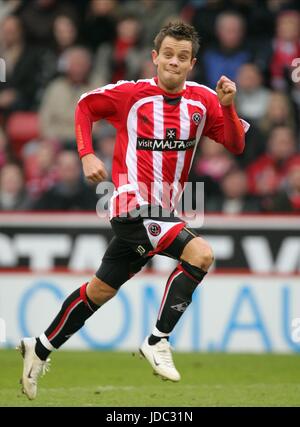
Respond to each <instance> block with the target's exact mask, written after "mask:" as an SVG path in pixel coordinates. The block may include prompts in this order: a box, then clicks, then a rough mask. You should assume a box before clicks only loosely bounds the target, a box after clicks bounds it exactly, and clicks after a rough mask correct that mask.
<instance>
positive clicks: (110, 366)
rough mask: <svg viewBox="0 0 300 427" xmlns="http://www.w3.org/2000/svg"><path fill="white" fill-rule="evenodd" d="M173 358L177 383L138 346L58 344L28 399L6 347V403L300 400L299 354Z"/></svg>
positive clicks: (2, 375) (0, 356) (1, 361)
mask: <svg viewBox="0 0 300 427" xmlns="http://www.w3.org/2000/svg"><path fill="white" fill-rule="evenodd" d="M174 360H175V363H176V366H177V368H178V370H179V371H180V372H181V375H182V380H181V381H180V382H179V383H170V382H169V381H162V380H161V379H159V378H157V377H155V376H154V375H152V369H151V367H150V365H149V364H148V362H146V360H145V359H140V357H139V355H138V354H136V355H135V356H133V354H132V353H121V352H100V351H99V352H96V351H95V352H69V351H60V352H57V353H55V354H53V355H52V366H51V370H50V372H49V373H47V375H46V376H45V377H43V378H41V380H40V382H39V393H38V397H37V399H36V400H34V401H29V400H27V398H26V397H25V396H24V395H22V394H21V392H20V386H19V384H18V382H19V379H20V374H21V370H22V363H21V362H22V358H21V356H20V355H19V354H18V352H17V351H14V350H0V366H1V370H0V406H33V407H34V406H104V407H112V406H113V407H122V406H124V407H126V406H137V407H138V406H158V407H163V406H172V407H180V406H187V407H192V406H198V407H201V406H300V357H299V355H273V354H262V355H254V354H251V355H249V354H242V355H241V354H218V353H175V354H174Z"/></svg>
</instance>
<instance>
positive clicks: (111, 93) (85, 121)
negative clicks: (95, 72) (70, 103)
mask: <svg viewBox="0 0 300 427" xmlns="http://www.w3.org/2000/svg"><path fill="white" fill-rule="evenodd" d="M132 85H133V84H132V83H131V82H124V83H121V82H120V83H118V84H116V85H113V84H111V85H107V86H104V87H102V88H100V89H96V90H93V91H91V92H88V93H85V94H83V95H82V96H81V98H80V100H79V102H78V104H77V107H76V111H75V134H76V143H77V149H78V153H79V156H80V158H82V157H83V156H85V155H87V154H91V153H94V150H93V144H92V125H93V122H95V121H98V120H100V119H104V120H107V121H108V122H109V123H111V124H112V125H113V126H114V127H115V128H118V127H119V126H120V124H121V123H122V120H123V116H124V112H125V110H126V108H125V105H126V102H127V100H128V94H129V93H130V91H131V89H132Z"/></svg>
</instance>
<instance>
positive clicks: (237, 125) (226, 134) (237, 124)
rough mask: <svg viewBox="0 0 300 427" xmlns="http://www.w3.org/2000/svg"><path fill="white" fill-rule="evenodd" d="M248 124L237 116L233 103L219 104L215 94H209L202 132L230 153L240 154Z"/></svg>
mask: <svg viewBox="0 0 300 427" xmlns="http://www.w3.org/2000/svg"><path fill="white" fill-rule="evenodd" d="M249 127H250V125H249V123H247V122H246V121H245V120H242V119H240V118H239V117H238V115H237V113H236V110H235V107H234V105H233V104H232V105H230V106H222V105H220V103H219V101H218V98H217V95H214V93H211V94H209V97H208V103H207V120H206V124H205V127H204V130H203V134H204V135H205V136H208V137H209V138H210V139H213V140H214V141H216V142H218V143H220V144H222V145H224V146H225V147H226V148H227V149H228V150H229V151H230V152H231V153H233V154H241V153H242V152H243V150H244V147H245V133H246V132H247V131H248V129H249Z"/></svg>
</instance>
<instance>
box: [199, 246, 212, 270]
mask: <svg viewBox="0 0 300 427" xmlns="http://www.w3.org/2000/svg"><path fill="white" fill-rule="evenodd" d="M198 256H199V258H198V264H197V265H198V267H200V268H202V269H203V270H206V271H207V270H208V269H209V267H210V266H211V265H212V263H213V262H214V254H213V251H212V249H211V247H210V246H209V245H206V246H205V247H204V248H202V249H201V252H200V253H199V254H198Z"/></svg>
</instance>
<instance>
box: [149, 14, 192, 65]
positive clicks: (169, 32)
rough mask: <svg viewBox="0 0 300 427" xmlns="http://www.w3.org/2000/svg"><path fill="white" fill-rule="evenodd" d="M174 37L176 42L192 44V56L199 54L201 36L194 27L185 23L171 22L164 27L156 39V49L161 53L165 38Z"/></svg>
mask: <svg viewBox="0 0 300 427" xmlns="http://www.w3.org/2000/svg"><path fill="white" fill-rule="evenodd" d="M167 36H169V37H173V38H174V39H176V40H188V41H190V42H192V56H193V58H195V56H196V55H197V53H198V50H199V47H200V41H199V34H198V33H197V31H196V30H195V28H194V27H193V26H192V25H189V24H186V23H185V22H183V21H176V22H169V23H168V24H166V25H165V26H163V27H162V29H161V30H160V32H159V33H158V34H157V36H156V37H155V39H154V49H155V50H156V51H157V52H159V49H160V47H161V44H162V42H163V40H164V39H165V37H167Z"/></svg>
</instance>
